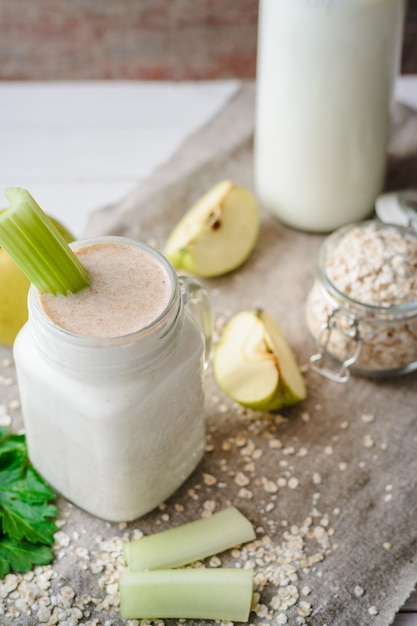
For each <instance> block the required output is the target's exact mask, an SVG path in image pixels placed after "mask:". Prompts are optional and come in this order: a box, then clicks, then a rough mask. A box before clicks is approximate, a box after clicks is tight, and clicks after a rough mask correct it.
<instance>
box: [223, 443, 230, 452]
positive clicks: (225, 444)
mask: <svg viewBox="0 0 417 626" xmlns="http://www.w3.org/2000/svg"><path fill="white" fill-rule="evenodd" d="M231 449H232V444H231V443H230V441H223V442H222V450H223V452H229V451H230V450H231Z"/></svg>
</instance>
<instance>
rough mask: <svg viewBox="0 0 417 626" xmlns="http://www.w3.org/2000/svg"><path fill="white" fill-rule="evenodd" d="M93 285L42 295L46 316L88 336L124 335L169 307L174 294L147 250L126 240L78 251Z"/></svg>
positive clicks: (61, 325)
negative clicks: (57, 293) (71, 292)
mask: <svg viewBox="0 0 417 626" xmlns="http://www.w3.org/2000/svg"><path fill="white" fill-rule="evenodd" d="M75 253H76V254H77V256H78V257H79V259H80V261H81V262H82V264H83V265H84V267H85V268H86V269H87V271H88V273H89V275H90V280H91V284H90V287H89V288H88V289H85V290H83V291H81V292H79V293H77V294H69V295H68V296H62V295H57V296H53V295H49V294H41V296H40V301H41V304H42V307H43V309H44V311H45V313H46V314H47V316H48V317H49V318H50V319H51V320H52V321H53V322H54V323H55V324H56V325H57V326H60V327H61V328H64V329H65V330H67V331H69V332H71V333H74V334H77V335H82V336H84V337H121V336H123V335H128V334H130V333H134V332H136V331H138V330H141V329H142V328H144V327H145V326H148V325H149V324H150V323H152V322H153V321H154V320H155V319H156V318H157V317H159V315H161V313H162V312H163V311H164V310H165V308H166V306H167V304H168V302H169V299H170V296H171V292H172V286H171V282H170V278H169V276H168V274H167V272H166V271H165V269H164V268H163V267H162V266H161V264H159V263H158V262H157V261H156V260H155V259H153V258H152V257H151V256H150V255H149V254H147V253H146V252H145V251H143V250H141V249H139V248H136V247H134V246H130V245H126V244H124V243H115V242H112V243H95V244H90V245H86V246H82V247H80V248H77V249H76V250H75Z"/></svg>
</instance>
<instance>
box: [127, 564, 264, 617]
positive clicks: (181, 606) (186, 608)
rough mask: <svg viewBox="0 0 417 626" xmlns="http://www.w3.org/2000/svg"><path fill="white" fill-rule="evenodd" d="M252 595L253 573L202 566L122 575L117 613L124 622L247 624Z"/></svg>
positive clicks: (250, 571)
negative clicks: (173, 620) (169, 620)
mask: <svg viewBox="0 0 417 626" xmlns="http://www.w3.org/2000/svg"><path fill="white" fill-rule="evenodd" d="M252 593H253V571H252V570H244V569H233V568H224V569H206V568H203V567H201V568H197V569H194V568H185V569H174V570H154V571H147V572H125V573H123V574H122V575H121V577H120V613H121V615H122V617H124V618H125V619H140V618H145V619H146V618H159V619H163V618H177V619H181V618H191V619H193V618H194V619H215V620H230V621H232V622H247V621H248V619H249V614H250V610H251V605H252Z"/></svg>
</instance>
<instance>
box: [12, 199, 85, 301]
mask: <svg viewBox="0 0 417 626" xmlns="http://www.w3.org/2000/svg"><path fill="white" fill-rule="evenodd" d="M6 196H7V198H8V200H9V202H10V206H9V207H8V208H7V209H5V210H4V211H3V212H2V213H1V214H0V246H2V247H3V248H4V249H5V250H6V252H7V253H8V254H9V256H10V257H11V258H12V259H13V260H14V262H15V263H16V265H18V266H19V267H20V269H21V270H22V272H23V273H24V274H26V276H27V277H28V278H29V280H30V281H31V282H32V283H33V284H34V285H35V287H37V288H38V289H39V291H42V292H45V293H51V294H57V293H60V294H63V295H67V294H68V293H76V292H77V291H81V289H84V288H85V287H88V285H89V276H88V273H87V270H86V269H85V268H84V267H83V265H82V264H81V262H80V261H79V259H78V257H77V256H76V255H75V254H74V252H73V251H72V250H71V248H70V247H69V245H68V244H67V242H66V241H65V239H64V237H63V236H62V235H61V233H60V232H59V231H58V230H57V228H56V227H55V225H54V223H53V222H52V220H51V219H50V218H49V217H48V216H47V215H46V214H45V213H44V212H43V211H42V209H41V208H40V206H39V205H38V204H37V203H36V201H35V200H34V199H33V198H32V196H31V195H30V193H29V192H28V191H26V190H25V189H20V188H18V187H10V188H8V189H6Z"/></svg>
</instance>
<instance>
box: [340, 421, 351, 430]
mask: <svg viewBox="0 0 417 626" xmlns="http://www.w3.org/2000/svg"><path fill="white" fill-rule="evenodd" d="M340 428H341V430H346V429H347V428H349V422H342V423H341V424H340Z"/></svg>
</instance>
